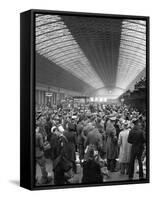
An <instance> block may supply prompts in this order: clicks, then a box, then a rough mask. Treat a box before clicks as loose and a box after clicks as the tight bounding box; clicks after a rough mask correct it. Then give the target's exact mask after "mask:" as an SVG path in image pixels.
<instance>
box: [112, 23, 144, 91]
mask: <svg viewBox="0 0 153 200" xmlns="http://www.w3.org/2000/svg"><path fill="white" fill-rule="evenodd" d="M145 67H146V25H145V23H144V22H143V21H141V20H124V21H123V22H122V31H121V40H120V50H119V59H118V71H117V80H116V86H117V87H121V88H123V89H126V88H127V87H128V86H129V85H130V83H131V82H132V81H133V80H134V79H135V78H136V76H137V75H138V74H139V73H140V72H141V71H142V70H143V69H144V68H145Z"/></svg>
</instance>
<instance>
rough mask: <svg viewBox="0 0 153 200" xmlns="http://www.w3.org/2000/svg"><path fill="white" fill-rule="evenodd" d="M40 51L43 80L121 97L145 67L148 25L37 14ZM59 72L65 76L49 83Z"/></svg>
mask: <svg viewBox="0 0 153 200" xmlns="http://www.w3.org/2000/svg"><path fill="white" fill-rule="evenodd" d="M36 52H37V58H38V60H37V59H36V77H39V78H38V79H37V81H38V82H42V81H43V83H45V82H46V85H48V84H53V85H54V84H55V82H56V84H59V85H62V86H63V87H68V88H70V89H71V90H76V91H80V92H81V93H83V94H86V95H89V96H92V95H98V96H100V95H102V96H105V97H108V98H117V97H119V96H120V95H121V94H122V93H123V92H124V91H125V90H126V89H127V88H128V86H129V85H130V84H131V82H132V81H133V80H134V79H135V78H136V77H137V76H138V75H139V74H140V73H141V71H142V70H144V68H145V67H146V24H145V21H142V20H127V19H112V18H104V17H89V16H88V17H87V16H85V17H82V16H65V15H60V16H59V15H41V14H37V15H36ZM40 58H41V59H40ZM42 59H44V60H46V62H41V61H40V60H42ZM40 63H41V64H40ZM44 63H47V64H44ZM37 66H39V68H38V70H37ZM57 69H60V70H61V71H58V72H59V73H60V72H61V74H62V73H63V74H62V76H60V77H61V79H62V81H60V80H59V81H54V82H53V81H52V82H51V81H49V80H50V77H52V79H54V78H55V79H56V78H57V76H54V75H53V74H54V72H55V71H57ZM62 77H63V78H62ZM42 79H43V80H42ZM68 88H66V89H68Z"/></svg>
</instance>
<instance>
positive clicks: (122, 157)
mask: <svg viewBox="0 0 153 200" xmlns="http://www.w3.org/2000/svg"><path fill="white" fill-rule="evenodd" d="M128 136H129V129H125V130H123V131H121V132H120V134H119V138H118V144H119V146H120V152H119V162H120V163H129V162H130V153H131V144H129V143H128V141H127V139H128Z"/></svg>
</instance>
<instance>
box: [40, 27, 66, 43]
mask: <svg viewBox="0 0 153 200" xmlns="http://www.w3.org/2000/svg"><path fill="white" fill-rule="evenodd" d="M64 35H70V32H69V31H67V30H66V29H65V30H64V29H62V30H57V31H52V32H49V33H46V34H45V35H39V36H37V43H36V44H38V43H40V42H43V41H46V40H51V39H53V38H57V37H61V36H64Z"/></svg>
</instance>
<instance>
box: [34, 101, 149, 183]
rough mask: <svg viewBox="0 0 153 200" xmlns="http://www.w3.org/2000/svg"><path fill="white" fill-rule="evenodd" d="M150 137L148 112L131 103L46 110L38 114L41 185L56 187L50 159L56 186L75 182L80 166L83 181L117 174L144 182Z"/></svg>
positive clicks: (37, 159)
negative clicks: (50, 173) (136, 164)
mask: <svg viewBox="0 0 153 200" xmlns="http://www.w3.org/2000/svg"><path fill="white" fill-rule="evenodd" d="M146 134H147V133H146V116H145V113H139V112H138V111H137V110H136V109H133V108H130V107H128V106H126V105H112V104H110V105H104V104H98V103H95V104H90V103H88V104H84V105H82V106H79V105H78V106H77V107H75V108H74V107H73V106H71V107H69V108H63V107H62V106H59V107H58V108H50V107H48V106H43V107H41V110H37V111H36V131H35V158H36V166H39V167H40V169H41V180H40V181H39V183H38V180H37V179H36V183H37V184H49V183H50V179H49V176H48V172H47V169H46V159H49V160H51V162H50V163H51V164H52V169H53V176H52V177H51V180H52V182H53V184H54V185H64V184H71V179H72V177H73V176H74V175H75V174H77V173H78V169H77V168H78V166H80V168H81V175H80V176H81V183H102V182H103V181H104V176H108V177H109V176H110V174H111V172H116V171H119V172H120V175H121V176H122V175H125V174H126V175H127V177H128V179H130V180H132V179H133V178H134V174H135V173H136V172H138V173H139V179H144V178H145V176H144V167H145V160H146V155H145V151H146ZM136 162H137V163H138V166H139V168H138V169H136V167H135V163H136Z"/></svg>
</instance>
